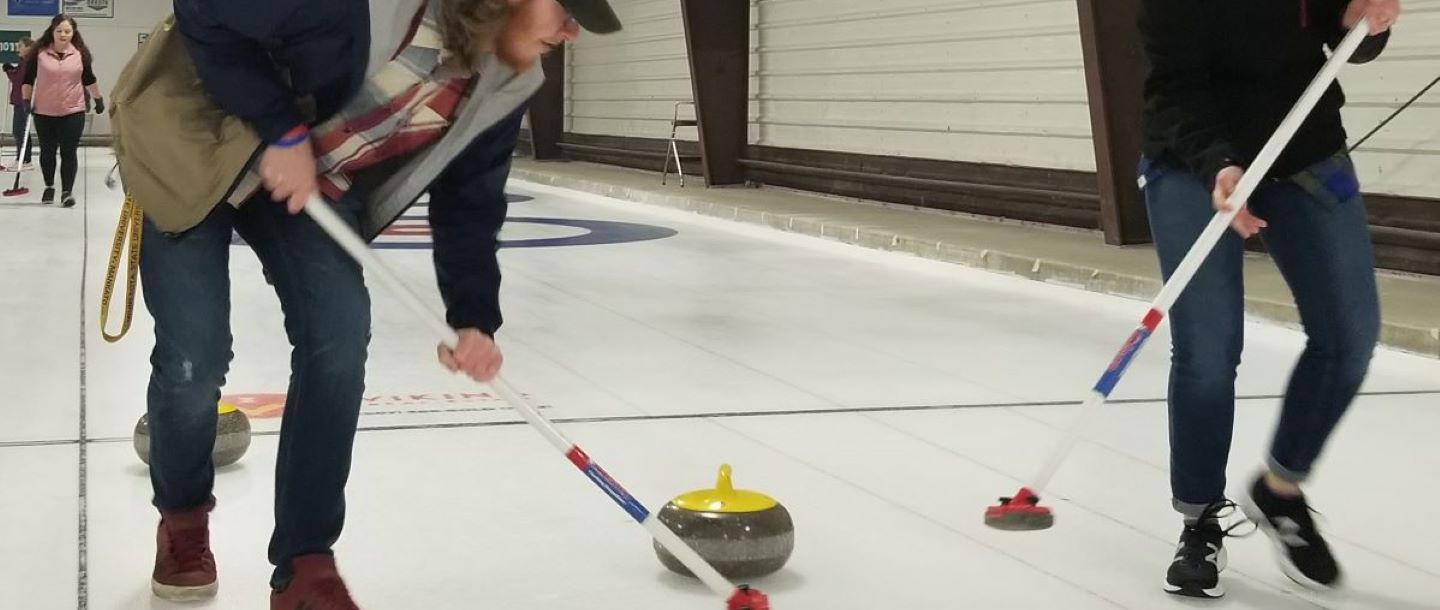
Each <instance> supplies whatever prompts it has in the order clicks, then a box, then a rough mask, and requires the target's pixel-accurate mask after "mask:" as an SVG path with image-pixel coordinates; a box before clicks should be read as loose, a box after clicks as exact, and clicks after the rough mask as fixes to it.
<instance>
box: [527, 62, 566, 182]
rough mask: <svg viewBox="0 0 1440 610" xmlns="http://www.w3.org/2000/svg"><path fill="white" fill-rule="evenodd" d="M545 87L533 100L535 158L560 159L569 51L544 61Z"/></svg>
mask: <svg viewBox="0 0 1440 610" xmlns="http://www.w3.org/2000/svg"><path fill="white" fill-rule="evenodd" d="M540 62H541V63H540V67H541V68H542V69H544V70H545V83H544V84H542V85H540V89H539V90H538V91H536V92H535V95H534V96H533V97H531V98H530V109H529V113H530V139H531V146H532V148H533V150H534V152H535V158H536V159H540V160H546V159H559V158H561V157H562V156H563V154H564V153H563V151H561V150H560V137H561V135H562V134H563V133H564V131H565V48H564V47H557V48H556V49H555V50H553V51H551V52H550V53H548V54H546V55H545V57H544V58H543V59H541V60H540Z"/></svg>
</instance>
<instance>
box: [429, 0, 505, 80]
mask: <svg viewBox="0 0 1440 610" xmlns="http://www.w3.org/2000/svg"><path fill="white" fill-rule="evenodd" d="M510 13H511V10H510V2H509V1H508V0H441V5H440V34H441V37H442V38H443V44H444V45H445V50H447V51H449V52H451V53H452V54H454V55H455V56H456V57H458V58H459V59H460V60H461V61H463V62H464V63H465V65H467V66H477V65H479V64H480V60H481V59H482V58H484V57H485V55H486V54H487V53H490V52H491V49H492V48H493V47H494V43H495V40H496V38H498V37H499V36H500V31H501V30H503V29H505V24H506V23H508V22H509V21H510Z"/></svg>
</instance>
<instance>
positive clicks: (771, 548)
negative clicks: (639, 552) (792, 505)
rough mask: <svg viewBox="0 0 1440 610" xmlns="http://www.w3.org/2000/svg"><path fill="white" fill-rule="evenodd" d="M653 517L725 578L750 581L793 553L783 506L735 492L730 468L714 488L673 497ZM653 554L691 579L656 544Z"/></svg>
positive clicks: (789, 524) (722, 469)
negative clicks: (672, 531) (655, 516)
mask: <svg viewBox="0 0 1440 610" xmlns="http://www.w3.org/2000/svg"><path fill="white" fill-rule="evenodd" d="M657 518H658V519H659V520H660V521H661V522H662V523H664V524H665V525H667V526H669V527H670V529H671V530H674V532H675V533H676V534H677V535H678V536H680V539H681V540H684V541H685V543H686V544H688V545H690V548H693V549H695V551H696V552H697V553H699V554H700V556H701V557H704V558H705V560H706V561H708V562H710V565H713V566H715V569H716V570H718V571H719V572H720V573H721V574H723V575H724V576H725V577H726V578H729V579H732V580H735V579H749V578H757V577H760V576H765V575H767V574H771V573H774V572H776V571H777V570H779V569H780V568H782V567H784V565H785V562H786V561H788V560H789V559H790V553H791V552H792V551H794V549H795V524H794V523H793V522H792V521H791V520H790V512H789V511H787V510H786V509H785V507H784V506H783V505H781V504H780V503H779V502H777V501H775V499H773V498H771V497H770V496H767V495H765V494H762V493H758V492H754V491H747V490H740V489H735V487H734V485H732V484H731V481H730V465H729V464H726V465H723V466H721V467H720V477H719V481H718V482H717V483H716V485H715V489H702V490H698V491H692V492H690V493H687V494H684V495H681V496H679V497H676V498H675V499H674V500H671V501H670V503H669V504H666V505H665V507H664V508H662V509H660V512H659V513H658V515H657ZM655 554H656V555H658V556H659V557H660V563H662V564H664V565H665V567H666V568H669V569H670V570H671V571H672V572H675V573H677V574H681V575H684V576H693V575H692V574H691V573H690V570H689V569H687V568H686V567H685V566H684V565H683V564H681V563H680V561H679V560H677V559H675V557H674V556H673V555H671V554H670V553H669V552H667V551H666V550H665V549H664V548H663V547H661V546H660V545H659V544H658V543H657V544H656V545H655Z"/></svg>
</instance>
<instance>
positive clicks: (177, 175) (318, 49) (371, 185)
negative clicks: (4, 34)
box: [112, 0, 620, 610]
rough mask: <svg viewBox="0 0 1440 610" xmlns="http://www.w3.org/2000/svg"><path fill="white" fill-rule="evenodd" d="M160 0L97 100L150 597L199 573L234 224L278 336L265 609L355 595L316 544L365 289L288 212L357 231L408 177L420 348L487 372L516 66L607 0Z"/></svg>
mask: <svg viewBox="0 0 1440 610" xmlns="http://www.w3.org/2000/svg"><path fill="white" fill-rule="evenodd" d="M175 9H176V14H175V15H174V18H173V20H171V21H168V22H167V23H166V24H162V26H161V27H160V28H157V30H156V31H155V32H154V33H153V34H152V37H151V39H150V40H149V42H147V43H146V48H143V49H141V51H140V52H139V53H138V54H137V56H136V58H135V60H134V61H132V62H131V64H130V66H128V67H127V68H126V72H125V74H123V75H122V78H121V83H120V85H119V86H117V87H116V91H115V94H114V95H113V96H112V97H113V99H114V100H115V103H114V108H113V112H112V117H114V118H115V119H116V120H115V121H114V123H115V125H116V138H117V144H116V148H117V156H118V158H119V161H120V171H121V173H122V176H123V178H124V180H125V186H126V190H127V192H128V193H129V195H130V196H131V197H132V198H133V199H134V201H135V202H136V203H137V204H138V205H139V206H140V207H141V209H142V210H143V212H144V227H143V237H144V239H143V247H142V249H141V255H140V257H141V261H140V269H141V277H142V278H143V285H144V291H145V302H146V306H147V307H148V308H149V310H150V313H151V315H152V316H153V318H154V320H155V348H154V352H153V355H152V357H151V362H152V365H153V368H152V373H151V377H150V386H149V397H148V417H149V425H150V433H151V438H152V441H151V449H150V456H149V457H150V465H151V467H150V476H151V481H152V484H153V487H154V491H155V497H154V503H155V505H156V506H157V508H158V509H159V510H160V514H161V518H160V524H159V527H158V532H157V550H156V560H155V569H154V573H153V576H152V589H153V591H154V593H155V594H156V595H157V596H159V597H162V598H166V599H171V600H195V599H205V598H209V597H211V596H214V595H215V594H216V590H217V587H218V578H217V570H216V565H215V558H214V556H213V554H212V553H211V551H210V546H209V520H208V519H209V517H208V514H209V512H210V511H211V509H212V507H213V506H214V504H215V498H214V497H213V496H212V495H211V493H212V489H213V484H214V466H213V464H212V463H211V460H210V452H211V447H212V446H213V443H214V435H215V418H216V409H215V404H216V400H217V399H218V398H219V395H220V387H221V386H222V385H223V384H224V382H225V375H226V372H227V370H228V365H229V362H230V358H231V351H230V350H231V335H230V300H229V292H230V285H229V272H228V268H229V267H228V261H229V252H230V248H231V239H230V237H231V232H232V231H236V232H238V233H239V234H240V235H241V237H243V238H244V240H245V241H246V242H247V243H248V244H249V246H250V247H251V248H252V249H253V250H254V251H255V253H256V254H257V255H258V256H259V258H260V261H261V263H262V264H263V265H264V267H265V270H266V273H267V275H268V276H269V278H270V279H271V280H272V283H273V284H274V287H275V291H276V294H277V295H278V296H279V298H280V303H281V306H282V309H283V311H284V314H285V330H286V333H287V334H288V335H289V338H290V342H291V344H292V345H293V346H294V349H293V350H292V352H291V354H290V362H291V375H292V377H291V380H290V388H289V392H288V394H287V397H286V405H285V414H284V422H283V424H282V428H281V435H280V448H279V456H278V463H277V468H276V488H275V518H276V522H275V530H274V533H273V535H272V537H271V539H270V552H269V555H270V560H271V562H272V563H273V564H274V565H275V573H274V576H273V577H272V579H271V587H272V593H271V609H272V610H301V609H305V610H350V609H354V608H356V605H355V603H354V601H353V600H351V598H350V595H349V593H348V592H347V591H346V587H345V585H344V583H343V581H342V580H341V579H340V577H339V575H338V573H337V571H336V567H335V560H334V558H333V556H332V552H331V547H332V546H333V545H334V543H335V542H336V540H337V539H338V538H339V536H340V531H341V528H342V524H343V521H344V516H345V501H344V490H345V484H346V481H347V478H348V476H349V472H350V461H351V448H352V444H353V439H354V435H355V428H356V424H357V420H358V416H359V411H360V401H361V393H362V391H363V388H364V376H365V362H366V351H367V345H368V342H369V335H370V302H369V295H368V293H367V290H366V288H365V284H364V279H363V275H362V273H361V269H360V267H359V266H358V265H357V264H356V263H355V262H354V261H353V260H351V259H350V257H349V256H348V255H347V254H346V253H345V252H344V251H343V250H342V249H341V248H340V247H339V246H338V245H337V244H335V243H334V242H332V240H331V239H330V238H329V237H328V235H326V234H325V232H324V231H322V230H321V229H320V228H319V227H318V226H317V225H316V224H315V223H314V222H313V221H311V220H310V218H309V217H308V216H306V215H304V214H298V212H299V211H300V210H301V207H302V206H303V205H304V204H305V203H306V202H307V200H308V199H309V198H310V196H311V195H312V194H314V193H317V192H318V193H321V194H323V195H325V197H326V199H327V200H328V201H330V202H332V203H333V206H334V209H335V210H336V211H337V212H338V213H340V215H341V216H342V217H343V218H345V219H346V220H348V221H349V222H351V223H352V224H353V225H354V226H355V227H356V228H357V230H359V231H360V233H361V234H362V235H363V236H364V237H366V238H373V237H374V236H375V235H377V234H378V233H379V232H380V231H381V230H382V229H383V228H384V227H385V226H386V225H388V224H389V223H390V222H392V221H393V220H394V219H395V218H396V217H398V216H399V215H400V214H401V213H402V212H403V211H404V210H405V209H406V208H407V207H408V206H410V205H411V204H412V203H413V202H414V201H415V200H416V199H417V198H418V197H419V196H420V195H421V194H422V193H425V192H428V193H429V194H430V207H429V210H430V221H431V224H432V227H433V232H434V244H435V257H434V258H435V265H436V272H437V277H438V280H439V285H440V291H441V294H442V296H443V298H444V301H445V305H446V307H447V318H448V321H449V323H450V324H451V325H452V326H453V327H454V328H455V329H456V330H457V331H458V332H459V334H460V337H461V339H460V342H459V345H458V347H457V348H456V349H455V350H454V351H450V350H448V349H446V348H443V347H442V348H441V349H440V359H441V361H442V363H443V364H444V365H445V366H446V367H448V368H450V369H451V370H454V371H461V372H464V373H465V374H468V375H469V376H471V377H474V378H476V379H479V380H488V379H490V378H491V377H493V376H494V375H495V374H496V372H497V371H498V369H499V367H500V364H501V354H500V350H499V348H498V347H496V345H495V342H494V340H493V336H494V333H495V331H496V330H497V329H498V328H499V326H500V323H501V315H500V309H499V303H498V292H499V284H500V269H499V265H498V262H497V260H496V246H497V242H496V239H497V233H498V231H499V228H500V226H501V224H502V223H503V221H504V218H505V211H506V202H505V193H504V186H505V182H506V178H507V175H508V171H509V159H510V156H511V154H512V151H513V149H514V145H515V140H516V137H517V134H518V132H519V124H520V119H521V115H522V113H523V106H524V103H525V101H526V100H527V99H528V98H529V97H530V96H531V95H532V94H533V93H534V91H535V90H536V89H537V88H538V87H539V85H540V83H541V81H542V80H543V75H542V74H541V72H540V70H539V68H538V66H537V61H538V59H539V57H540V56H541V55H542V54H543V53H545V52H546V51H548V50H549V49H550V48H551V47H552V46H555V45H558V44H560V43H563V42H567V41H570V40H573V39H574V38H575V37H576V36H577V35H578V28H579V26H583V27H585V28H586V29H589V30H591V31H595V32H599V33H607V32H612V31H615V30H618V29H619V28H620V23H619V21H618V19H616V17H615V14H614V13H613V12H612V11H611V9H610V7H609V5H608V4H607V3H606V2H605V0H429V2H425V1H424V0H369V1H368V2H367V1H366V0H326V1H324V2H315V1H313V0H250V1H248V2H234V1H231V0H176V2H175ZM577 22H578V25H577ZM197 77H198V79H199V80H200V82H201V83H202V84H203V91H199V90H197V89H196V88H195V86H194V79H195V78H197ZM277 202H278V203H277ZM399 586H405V585H403V584H402V585H399ZM420 605H421V604H420V602H419V600H418V598H417V600H416V604H412V605H410V606H406V607H419V606H420Z"/></svg>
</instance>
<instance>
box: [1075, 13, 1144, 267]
mask: <svg viewBox="0 0 1440 610" xmlns="http://www.w3.org/2000/svg"><path fill="white" fill-rule="evenodd" d="M1077 1H1078V3H1079V8H1080V43H1081V47H1082V48H1083V52H1084V56H1085V88H1086V90H1087V91H1088V94H1089V99H1090V125H1091V130H1092V132H1093V134H1094V139H1095V170H1096V172H1095V173H1096V179H1097V180H1098V186H1099V191H1100V227H1101V229H1103V230H1104V232H1105V242H1106V243H1108V244H1111V245H1124V244H1137V243H1145V242H1148V241H1150V226H1149V224H1148V221H1147V216H1146V213H1145V198H1144V196H1143V194H1142V193H1141V192H1140V187H1139V186H1138V185H1137V184H1136V175H1135V166H1136V164H1137V163H1138V162H1139V159H1140V148H1141V143H1142V125H1141V116H1142V113H1143V112H1144V109H1145V99H1144V95H1145V91H1144V85H1145V73H1146V71H1147V70H1148V67H1147V65H1148V62H1147V61H1146V59H1145V54H1144V51H1143V50H1142V49H1141V47H1140V32H1139V29H1138V27H1137V25H1136V19H1137V18H1138V16H1139V12H1140V0H1077Z"/></svg>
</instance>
